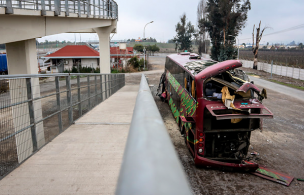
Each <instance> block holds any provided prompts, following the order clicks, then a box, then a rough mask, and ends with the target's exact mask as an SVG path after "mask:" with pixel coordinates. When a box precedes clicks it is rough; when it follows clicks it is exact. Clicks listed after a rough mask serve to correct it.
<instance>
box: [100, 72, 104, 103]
mask: <svg viewBox="0 0 304 195" xmlns="http://www.w3.org/2000/svg"><path fill="white" fill-rule="evenodd" d="M102 85H103V84H102V75H100V93H101V101H100V102H103V91H102Z"/></svg>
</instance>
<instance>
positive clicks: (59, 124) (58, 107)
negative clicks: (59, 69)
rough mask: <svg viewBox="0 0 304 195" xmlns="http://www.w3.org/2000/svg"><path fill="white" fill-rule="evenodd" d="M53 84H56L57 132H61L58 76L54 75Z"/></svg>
mask: <svg viewBox="0 0 304 195" xmlns="http://www.w3.org/2000/svg"><path fill="white" fill-rule="evenodd" d="M55 86H56V100H57V111H60V112H59V113H58V126H59V132H62V114H61V102H60V85H59V77H58V76H56V77H55Z"/></svg>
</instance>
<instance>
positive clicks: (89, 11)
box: [87, 0, 91, 17]
mask: <svg viewBox="0 0 304 195" xmlns="http://www.w3.org/2000/svg"><path fill="white" fill-rule="evenodd" d="M87 2H88V5H87V15H88V17H90V14H91V10H90V0H87Z"/></svg>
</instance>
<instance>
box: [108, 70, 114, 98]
mask: <svg viewBox="0 0 304 195" xmlns="http://www.w3.org/2000/svg"><path fill="white" fill-rule="evenodd" d="M109 77H110V79H109V80H110V87H109V88H110V96H112V92H113V89H112V86H113V85H112V84H113V83H112V82H113V75H112V74H110V75H109Z"/></svg>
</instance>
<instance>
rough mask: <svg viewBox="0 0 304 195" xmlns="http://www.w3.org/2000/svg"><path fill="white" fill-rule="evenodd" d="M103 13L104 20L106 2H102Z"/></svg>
mask: <svg viewBox="0 0 304 195" xmlns="http://www.w3.org/2000/svg"><path fill="white" fill-rule="evenodd" d="M102 11H103V14H102V18H104V15H105V0H102Z"/></svg>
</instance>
